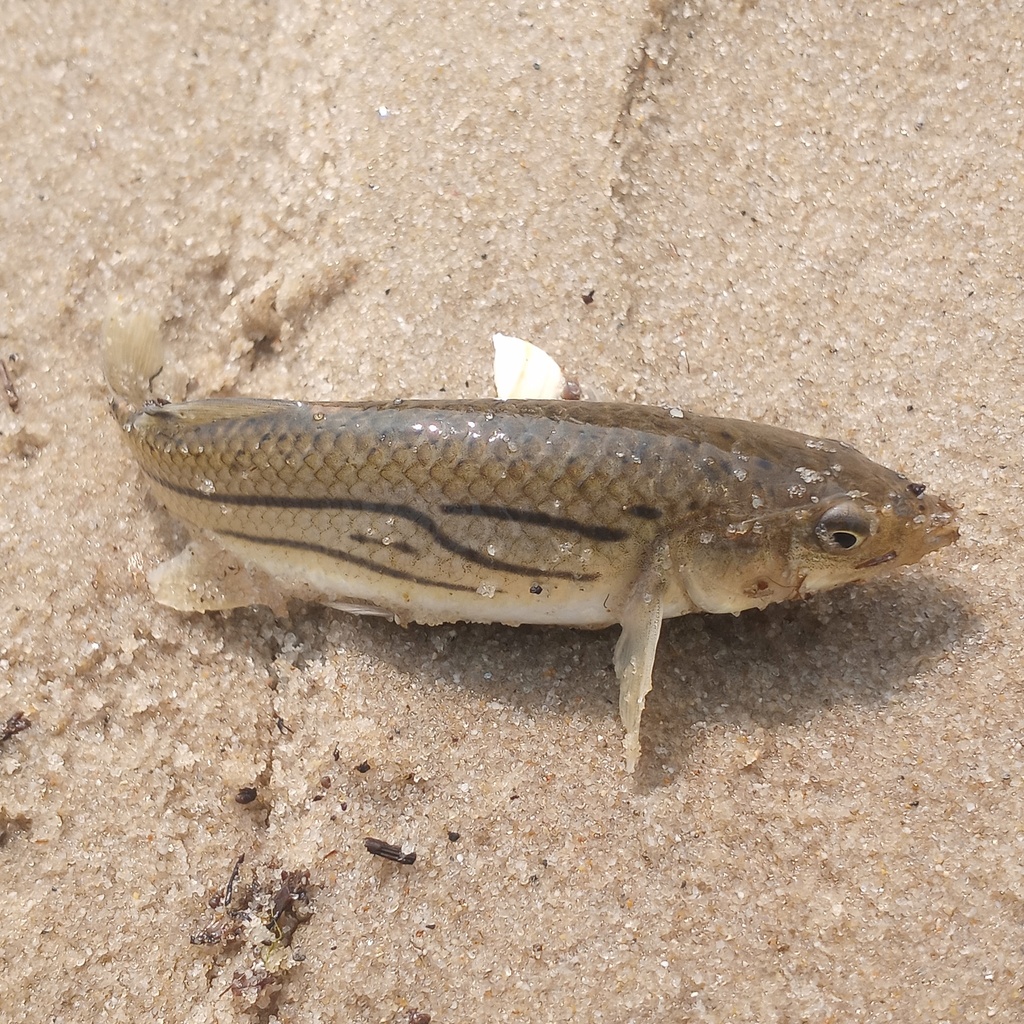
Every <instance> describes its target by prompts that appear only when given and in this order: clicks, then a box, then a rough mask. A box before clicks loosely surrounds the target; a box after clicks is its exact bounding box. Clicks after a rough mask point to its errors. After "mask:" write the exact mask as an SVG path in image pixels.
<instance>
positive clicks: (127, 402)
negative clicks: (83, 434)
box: [103, 303, 164, 426]
mask: <svg viewBox="0 0 1024 1024" xmlns="http://www.w3.org/2000/svg"><path fill="white" fill-rule="evenodd" d="M163 359H164V356H163V346H162V344H161V342H160V324H159V322H158V321H157V318H156V316H155V315H154V314H153V313H151V312H148V311H144V312H141V313H132V314H130V315H127V314H125V315H122V313H121V312H120V310H119V308H118V307H117V306H116V305H115V304H113V303H112V304H111V308H110V311H109V312H108V314H107V320H106V325H105V328H104V344H103V373H104V376H105V377H106V379H107V386H108V387H109V388H110V390H111V392H112V398H111V402H110V408H111V411H112V412H113V413H114V418H115V419H116V420H117V422H118V423H120V424H121V426H125V425H126V424H127V423H128V422H129V421H130V420H131V418H132V417H133V416H134V415H135V413H136V412H138V410H139V408H140V407H141V406H142V405H143V403H144V402H146V401H147V400H148V399H149V398H150V395H151V386H152V383H153V378H154V377H155V376H156V375H157V374H158V373H159V372H160V371H161V369H163Z"/></svg>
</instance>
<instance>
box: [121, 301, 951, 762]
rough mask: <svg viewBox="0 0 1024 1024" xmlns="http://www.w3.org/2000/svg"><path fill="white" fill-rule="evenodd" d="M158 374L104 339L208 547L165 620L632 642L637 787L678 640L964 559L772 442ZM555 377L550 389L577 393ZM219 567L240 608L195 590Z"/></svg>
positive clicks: (490, 404) (545, 402) (832, 445)
mask: <svg viewBox="0 0 1024 1024" xmlns="http://www.w3.org/2000/svg"><path fill="white" fill-rule="evenodd" d="M513 340H514V339H513ZM520 344H522V343H520ZM501 351H502V349H501V344H500V343H499V356H500V354H501ZM523 351H528V349H524V350H523ZM505 352H506V356H507V352H508V350H507V348H506V349H505ZM520 358H521V357H520V356H515V357H514V361H519V360H520ZM523 358H526V357H523ZM528 358H529V359H534V360H535V365H536V363H537V362H543V360H539V359H537V358H536V356H535V355H534V354H530V355H529V357H528ZM160 365H161V356H160V350H159V344H158V342H157V328H156V324H155V321H153V320H152V319H147V318H135V319H132V320H126V321H118V320H116V319H114V320H112V321H111V324H110V327H109V330H108V347H107V379H108V381H109V382H110V386H111V389H112V391H113V392H114V398H113V402H112V408H113V411H114V415H115V417H116V418H117V421H118V422H119V423H120V424H121V427H122V430H123V433H124V436H125V439H126V440H127V442H128V444H129V446H130V447H131V449H132V451H133V453H134V455H135V457H136V459H137V460H138V462H139V465H140V466H141V468H142V471H143V473H144V474H145V476H146V478H147V480H148V483H149V486H150V488H151V490H152V491H153V494H154V495H155V497H156V498H157V500H159V501H160V502H161V503H162V504H163V505H164V506H165V507H166V508H167V509H168V511H169V512H171V513H172V514H173V515H175V516H177V517H178V518H179V519H181V520H183V521H184V522H186V523H188V524H189V525H190V526H191V527H192V528H193V529H195V530H196V531H199V532H200V534H201V535H202V537H204V538H206V539H205V540H201V541H199V542H196V543H194V544H193V545H190V547H189V548H188V549H186V551H185V552H183V553H182V554H181V555H179V556H178V558H177V559H176V560H175V561H174V562H172V563H171V564H170V565H169V566H164V567H161V568H160V569H158V570H156V571H155V572H154V573H153V574H151V582H152V583H153V586H154V592H155V594H156V596H157V599H158V600H160V601H162V602H164V603H166V604H170V605H172V606H173V607H175V608H179V609H182V610H189V611H196V610H199V611H207V610H211V609H214V608H229V607H235V606H238V605H246V604H253V603H265V604H269V605H271V606H273V607H278V608H280V607H282V606H283V603H284V600H285V599H286V598H288V597H299V598H302V599H305V600H316V601H322V602H324V603H326V604H329V605H333V606H335V607H339V608H342V609H344V610H346V611H351V612H358V613H363V614H374V615H385V616H388V617H390V618H393V619H394V620H395V621H396V622H401V623H406V622H419V623H425V624H429V625H433V624H438V623H443V622H456V621H469V622H500V623H506V624H509V625H519V624H522V623H537V624H546V625H558V626H575V627H581V628H591V629H600V628H603V627H605V626H610V625H614V624H619V625H621V627H622V634H621V636H620V637H619V641H618V644H617V646H616V648H615V670H616V673H617V675H618V678H619V683H620V695H619V709H620V713H621V717H622V722H623V725H624V727H625V741H624V743H625V757H626V766H627V769H628V770H629V771H632V770H633V769H634V767H635V766H636V763H637V759H638V758H639V754H640V738H639V737H640V718H641V714H642V712H643V707H644V700H645V698H646V695H647V693H648V692H649V690H650V688H651V671H652V668H653V665H654V656H655V651H656V649H657V645H658V636H659V633H660V631H661V623H662V620H663V619H665V618H667V617H669V616H674V615H686V614H688V613H690V612H732V613H736V612H740V611H743V610H744V609H747V608H764V607H765V606H766V605H769V604H771V603H773V602H775V601H786V600H791V599H796V598H802V597H806V596H807V595H808V594H813V593H815V592H817V591H821V590H828V589H831V588H833V587H838V586H842V585H844V584H847V583H854V582H861V581H864V580H868V579H871V578H873V577H875V576H878V575H879V574H881V573H885V572H889V571H890V570H892V569H894V568H896V567H897V566H901V565H910V564H912V563H914V562H917V561H919V560H920V559H921V558H923V557H924V556H925V555H927V554H929V553H930V552H932V551H936V550H938V549H939V548H942V547H945V546H946V545H947V544H951V543H953V541H955V540H956V537H957V526H956V517H955V513H954V510H953V508H952V507H951V506H950V505H949V504H947V503H946V502H945V501H943V500H941V499H940V498H936V497H933V496H931V495H928V494H926V493H925V488H924V486H923V485H922V484H917V483H911V482H910V481H909V480H908V479H907V478H906V477H905V476H903V475H902V474H899V473H895V472H893V471H892V470H889V469H885V468H884V467H883V466H880V465H877V464H876V463H874V462H872V461H870V460H869V459H867V458H865V457H864V456H863V455H861V454H860V453H859V452H857V451H855V450H854V449H853V448H851V447H850V446H849V445H847V444H845V443H843V442H841V441H832V440H827V439H821V438H815V437H809V436H807V435H805V434H798V433H795V432H794V431H791V430H783V429H781V428H779V427H772V426H765V425H763V424H758V423H747V422H744V421H741V420H731V419H719V418H715V417H710V416H699V415H695V414H692V413H688V412H681V411H679V410H672V411H668V410H665V409H660V408H652V407H648V406H641V405H631V404H628V403H615V402H585V401H584V402H581V401H559V400H549V399H547V398H540V399H538V398H535V397H527V398H523V397H520V398H515V399H509V400H505V401H502V400H491V399H479V400H473V401H450V400H447V399H428V400H406V399H396V400H394V401H387V402H337V403H318V402H297V401H280V400H276V399H256V398H220V399H207V400H200V401H191V402H181V403H169V404H167V403H158V402H154V401H150V400H149V383H150V380H151V378H152V377H153V376H154V375H155V373H156V372H158V371H159V368H160ZM520 368H521V367H520ZM556 370H557V367H556ZM542 373H543V377H544V380H545V384H544V388H545V389H547V388H548V387H554V386H556V383H557V384H558V386H560V385H561V384H562V383H564V381H563V380H562V378H561V375H560V373H556V372H553V371H552V370H551V367H550V366H547V365H546V364H545V365H544V368H543V371H542ZM526 376H527V378H529V374H527V375H526ZM524 387H525V388H526V389H527V390H529V388H530V383H529V380H527V381H526V382H525V383H523V382H519V383H517V384H515V385H514V388H513V390H517V391H518V393H519V394H520V395H521V394H522V391H523V388H524ZM499 390H501V387H500V382H499ZM506 390H507V389H506ZM211 539H212V541H214V542H215V543H216V545H219V548H213V547H212V546H211V543H210V541H211ZM211 550H226V551H227V552H229V553H230V556H231V558H232V559H233V560H234V561H233V562H231V565H232V567H233V569H234V570H235V573H236V579H235V583H236V584H238V581H239V579H243V578H244V585H242V586H236V587H235V589H232V588H231V586H230V585H229V581H228V579H227V576H226V575H225V574H222V575H221V577H220V578H219V579H216V575H214V577H213V578H215V579H216V582H215V583H212V584H211V585H210V586H208V587H204V586H202V585H200V584H197V582H196V580H197V578H202V574H204V573H205V574H206V576H207V578H211V577H210V576H209V573H210V562H211V559H212V558H213V556H211V554H210V552H211ZM239 561H240V562H241V563H242V564H243V565H244V566H245V567H246V569H245V571H244V572H241V573H240V572H239V569H240V567H239V564H238V563H239Z"/></svg>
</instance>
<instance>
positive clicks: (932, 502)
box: [787, 471, 959, 594]
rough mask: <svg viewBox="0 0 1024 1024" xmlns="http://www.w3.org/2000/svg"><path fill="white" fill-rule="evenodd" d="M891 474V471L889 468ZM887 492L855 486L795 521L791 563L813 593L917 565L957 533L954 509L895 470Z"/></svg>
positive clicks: (804, 590) (807, 590)
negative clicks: (869, 490)
mask: <svg viewBox="0 0 1024 1024" xmlns="http://www.w3.org/2000/svg"><path fill="white" fill-rule="evenodd" d="M886 472H888V471H886ZM891 476H892V477H894V478H896V479H895V480H893V481H892V483H893V486H890V487H889V488H888V489H887V490H886V491H884V492H883V493H877V492H876V493H874V494H872V493H865V492H862V491H858V490H853V491H850V492H847V493H845V494H841V495H837V496H834V497H831V498H830V499H828V500H825V501H821V502H818V503H817V504H816V505H815V506H814V507H813V508H811V509H809V510H807V511H806V513H805V514H802V515H800V516H798V517H797V518H796V519H795V521H794V524H793V530H792V539H791V543H790V546H789V551H788V556H787V561H788V563H789V564H790V566H792V567H795V568H796V571H797V574H798V576H799V577H800V579H801V584H800V586H801V591H802V593H804V594H813V593H816V592H818V591H821V590H830V589H831V588H833V587H838V586H843V585H844V584H847V583H861V582H863V581H865V580H869V579H871V578H873V577H875V576H879V575H882V574H884V573H886V572H889V571H891V570H892V569H894V568H896V567H898V566H901V565H913V564H914V563H915V562H919V561H920V560H921V559H922V558H924V557H925V556H926V555H928V554H931V552H933V551H938V550H939V549H940V548H944V547H946V546H947V545H949V544H952V543H953V542H954V541H955V540H956V539H957V537H958V536H959V530H958V528H957V523H956V512H955V510H954V509H953V507H952V506H951V505H949V504H948V503H947V502H945V501H943V500H942V499H941V498H937V497H934V496H932V495H929V494H925V489H924V485H922V484H915V483H909V482H908V481H906V480H905V479H904V478H902V477H899V476H898V475H897V474H895V473H893V474H891Z"/></svg>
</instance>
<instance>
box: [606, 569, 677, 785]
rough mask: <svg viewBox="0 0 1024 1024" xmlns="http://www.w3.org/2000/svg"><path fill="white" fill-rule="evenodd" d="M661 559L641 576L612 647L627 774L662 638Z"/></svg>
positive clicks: (635, 756) (636, 754) (634, 758)
mask: <svg viewBox="0 0 1024 1024" xmlns="http://www.w3.org/2000/svg"><path fill="white" fill-rule="evenodd" d="M661 561H662V560H661V558H656V559H654V560H653V562H652V564H651V565H650V566H649V567H648V568H647V569H646V570H645V571H644V572H643V573H642V574H641V576H640V578H639V579H638V580H637V582H636V585H635V586H634V588H633V591H632V593H631V594H630V596H629V599H628V601H627V602H626V604H625V606H624V608H623V611H622V635H621V636H620V637H619V642H618V643H617V644H616V645H615V674H616V675H617V676H618V677H619V715H620V717H621V718H622V725H623V727H624V728H625V730H626V736H625V739H624V740H623V746H624V748H625V752H626V771H628V772H632V771H633V770H634V769H635V768H636V764H637V761H638V760H639V759H640V718H641V717H642V715H643V713H644V702H645V701H646V699H647V694H648V693H650V691H651V686H652V685H653V683H652V681H651V672H652V671H653V669H654V656H655V653H656V652H657V650H658V637H659V636H660V635H661V619H662V603H663V602H662V597H663V594H664V589H665V581H664V574H663V572H662V568H661Z"/></svg>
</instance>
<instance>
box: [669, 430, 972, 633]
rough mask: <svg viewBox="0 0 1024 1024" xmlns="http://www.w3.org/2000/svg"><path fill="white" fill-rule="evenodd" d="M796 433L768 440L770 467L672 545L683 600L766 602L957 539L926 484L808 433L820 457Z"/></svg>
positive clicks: (915, 557)
mask: <svg viewBox="0 0 1024 1024" xmlns="http://www.w3.org/2000/svg"><path fill="white" fill-rule="evenodd" d="M775 433H776V434H780V433H781V432H775ZM770 436H772V435H770ZM792 438H799V435H792V434H788V433H787V434H786V435H784V436H782V437H781V441H779V440H777V439H775V438H774V437H773V436H772V439H775V440H776V448H777V449H779V451H777V452H773V454H775V455H777V456H779V458H778V459H777V461H773V462H772V464H771V472H769V473H766V476H765V477H764V479H763V480H761V481H758V482H756V483H755V484H754V486H753V487H752V488H751V489H749V490H745V491H744V492H743V493H742V494H736V495H734V496H733V497H734V500H733V501H732V502H730V503H728V504H727V505H726V507H725V508H724V509H721V510H717V511H715V512H714V513H713V514H712V515H710V516H708V517H705V518H704V519H703V521H702V522H701V523H700V524H699V526H698V527H697V528H695V529H692V530H689V531H688V532H687V536H686V537H685V539H684V541H683V543H682V544H680V545H679V546H678V547H677V548H676V554H675V557H674V559H673V560H674V562H675V565H676V571H677V574H678V578H677V583H678V585H679V589H680V592H681V594H682V599H683V602H685V601H686V600H689V602H690V603H691V604H692V605H693V606H695V607H696V608H697V609H700V610H703V611H709V612H733V613H736V612H740V611H743V610H745V609H748V608H764V607H766V606H767V605H769V604H772V603H774V602H777V601H787V600H793V599H798V598H803V597H806V596H808V595H810V594H814V593H817V592H819V591H823V590H831V589H832V588H834V587H840V586H844V585H846V584H849V583H860V582H863V581H866V580H870V579H872V578H874V577H876V576H880V575H883V574H885V573H887V572H890V571H891V570H893V569H894V568H896V567H898V566H902V565H912V564H913V563H915V562H918V561H920V560H921V559H922V558H924V557H925V556H926V555H928V554H930V553H931V552H933V551H937V550H939V549H940V548H943V547H946V546H947V545H948V544H952V543H953V542H954V541H955V540H956V539H957V536H958V529H957V523H956V512H955V510H954V509H953V507H952V506H951V505H949V504H948V503H947V502H945V501H943V500H942V499H941V498H937V497H934V496H932V495H930V494H926V493H925V487H924V485H923V484H916V483H911V482H910V481H909V480H908V479H907V478H906V477H905V476H903V475H902V474H900V473H896V472H894V471H892V470H889V469H886V468H885V467H884V466H880V465H878V464H877V463H874V462H872V461H871V460H869V459H868V458H866V457H865V456H863V455H861V454H860V453H859V452H857V451H855V450H854V449H852V448H850V447H849V446H847V445H842V444H841V442H832V441H829V442H818V441H815V440H814V439H807V440H809V441H812V442H813V446H815V447H816V446H819V445H820V446H821V449H820V450H821V451H823V452H824V456H822V457H820V458H819V457H818V456H817V454H816V451H808V447H809V446H808V445H807V442H806V441H798V442H794V441H792V440H791V439H792ZM783 446H785V447H786V448H794V449H798V450H799V463H797V462H796V460H795V459H792V458H782V457H781V456H789V455H790V452H789V451H788V450H783ZM837 447H838V448H841V449H842V451H841V456H839V457H841V459H842V465H839V461H838V458H837ZM786 463H788V465H789V466H790V467H794V466H795V468H788V469H787V468H786ZM752 511H753V514H751V512H752Z"/></svg>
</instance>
